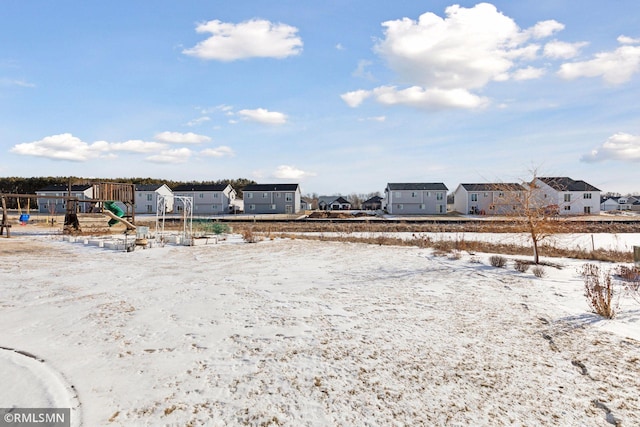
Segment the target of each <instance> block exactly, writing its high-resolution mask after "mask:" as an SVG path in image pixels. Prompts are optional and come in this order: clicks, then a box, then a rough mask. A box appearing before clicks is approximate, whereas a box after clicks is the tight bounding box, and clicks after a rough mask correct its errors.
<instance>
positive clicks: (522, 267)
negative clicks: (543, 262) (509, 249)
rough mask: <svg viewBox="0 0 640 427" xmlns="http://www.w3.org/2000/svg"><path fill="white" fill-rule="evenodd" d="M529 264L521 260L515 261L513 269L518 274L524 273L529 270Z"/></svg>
mask: <svg viewBox="0 0 640 427" xmlns="http://www.w3.org/2000/svg"><path fill="white" fill-rule="evenodd" d="M529 266H530V264H529V263H528V262H527V261H523V260H521V259H517V260H515V261H514V266H513V268H515V269H516V271H519V272H520V273H526V272H527V270H528V269H529Z"/></svg>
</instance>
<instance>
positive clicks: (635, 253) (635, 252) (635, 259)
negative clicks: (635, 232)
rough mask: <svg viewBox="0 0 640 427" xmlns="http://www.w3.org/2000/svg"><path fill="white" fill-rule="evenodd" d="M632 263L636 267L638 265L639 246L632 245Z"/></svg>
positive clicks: (639, 263)
mask: <svg viewBox="0 0 640 427" xmlns="http://www.w3.org/2000/svg"><path fill="white" fill-rule="evenodd" d="M633 263H634V264H635V265H636V267H640V246H634V247H633Z"/></svg>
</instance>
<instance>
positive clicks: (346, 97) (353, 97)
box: [340, 89, 371, 108]
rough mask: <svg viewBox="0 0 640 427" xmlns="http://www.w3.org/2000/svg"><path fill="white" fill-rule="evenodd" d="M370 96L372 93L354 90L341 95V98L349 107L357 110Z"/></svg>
mask: <svg viewBox="0 0 640 427" xmlns="http://www.w3.org/2000/svg"><path fill="white" fill-rule="evenodd" d="M370 96H371V92H370V91H368V90H363V89H360V90H354V91H353V92H347V93H343V94H342V95H340V98H342V100H343V101H344V102H346V103H347V105H348V106H349V107H353V108H355V107H357V106H358V105H360V104H362V102H363V101H364V100H365V99H367V98H368V97H370Z"/></svg>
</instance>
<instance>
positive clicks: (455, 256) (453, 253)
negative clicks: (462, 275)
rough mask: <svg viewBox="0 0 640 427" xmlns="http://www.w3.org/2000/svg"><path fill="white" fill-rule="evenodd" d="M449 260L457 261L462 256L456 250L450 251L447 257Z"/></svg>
mask: <svg viewBox="0 0 640 427" xmlns="http://www.w3.org/2000/svg"><path fill="white" fill-rule="evenodd" d="M448 258H449V259H450V260H453V261H457V260H459V259H460V258H462V254H461V253H460V251H458V250H455V249H454V250H452V251H451V253H450V254H449V257H448Z"/></svg>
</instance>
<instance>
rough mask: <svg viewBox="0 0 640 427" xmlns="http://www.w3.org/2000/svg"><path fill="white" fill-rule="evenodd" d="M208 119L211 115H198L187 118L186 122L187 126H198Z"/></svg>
mask: <svg viewBox="0 0 640 427" xmlns="http://www.w3.org/2000/svg"><path fill="white" fill-rule="evenodd" d="M210 120H211V117H209V116H202V117H198V118H197V119H193V120H189V121H188V122H187V126H190V127H193V126H200V125H201V124H203V123H206V122H208V121H210Z"/></svg>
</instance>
